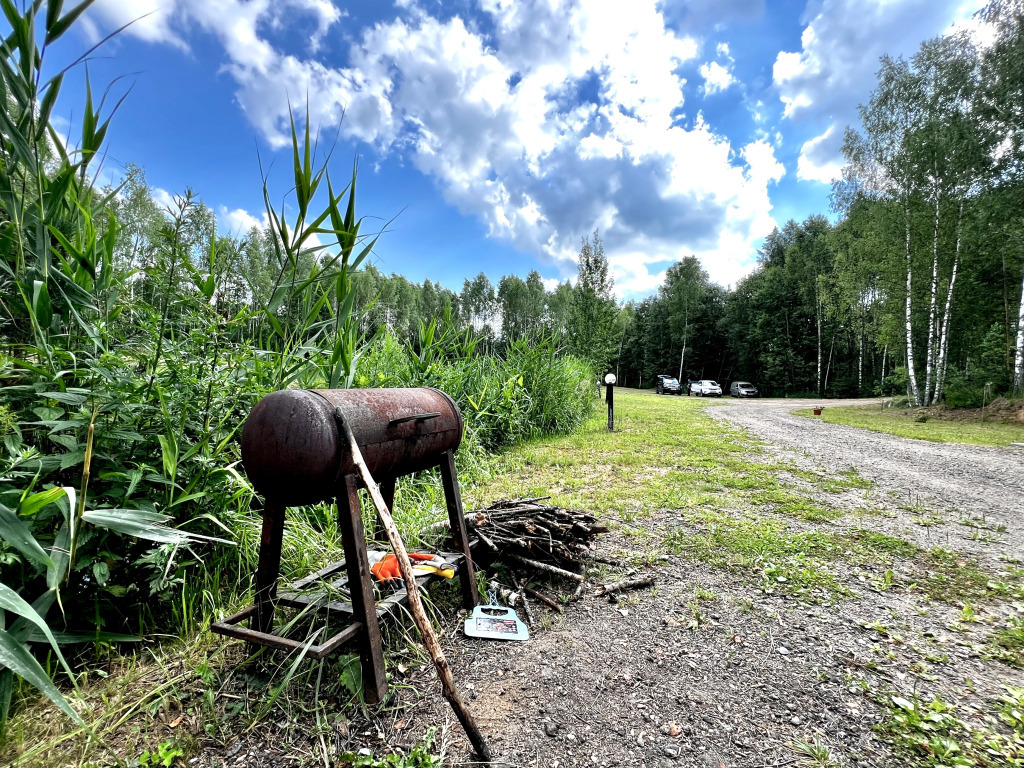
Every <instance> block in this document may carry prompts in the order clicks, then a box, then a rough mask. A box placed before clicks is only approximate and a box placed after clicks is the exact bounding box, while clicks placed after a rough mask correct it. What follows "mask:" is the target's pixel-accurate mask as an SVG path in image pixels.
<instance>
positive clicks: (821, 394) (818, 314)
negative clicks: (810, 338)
mask: <svg viewBox="0 0 1024 768" xmlns="http://www.w3.org/2000/svg"><path fill="white" fill-rule="evenodd" d="M814 293H815V305H816V309H817V311H816V312H815V320H816V321H817V324H818V396H819V397H824V396H825V393H824V392H823V391H822V388H821V298H820V297H819V296H818V295H817V294H818V288H817V286H815V289H814Z"/></svg>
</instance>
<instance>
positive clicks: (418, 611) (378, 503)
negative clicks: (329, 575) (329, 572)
mask: <svg viewBox="0 0 1024 768" xmlns="http://www.w3.org/2000/svg"><path fill="white" fill-rule="evenodd" d="M335 417H336V419H337V421H338V424H339V426H340V427H341V430H342V432H344V433H345V439H346V440H347V441H348V447H349V450H350V451H351V452H352V462H353V463H354V464H355V466H356V470H357V471H358V472H359V477H360V478H362V481H363V484H364V485H365V486H366V490H367V491H368V492H369V494H370V498H371V499H372V500H373V505H374V506H375V507H376V508H377V514H378V515H379V516H380V522H381V524H382V525H383V526H384V531H385V533H387V535H388V541H390V542H391V549H392V550H394V553H395V557H396V558H397V559H398V569H399V570H400V571H401V572H402V580H403V581H405V589H406V591H407V592H408V593H409V612H410V613H411V614H412V618H413V621H415V622H416V628H417V629H419V631H420V636H421V637H422V638H423V644H424V645H425V646H426V647H427V652H428V653H429V654H430V658H431V659H433V661H434V666H435V667H436V668H437V676H438V677H439V678H440V679H441V691H442V693H443V694H444V697H445V698H446V699H447V700H448V703H449V704H451V707H452V709H453V710H455V716H456V717H457V718H459V722H460V723H462V727H463V729H464V730H465V731H466V735H467V736H469V740H470V741H471V742H472V743H473V748H474V749H475V750H476V753H477V755H478V756H479V757H480V759H481V760H483V761H484V762H487V763H489V762H491V750H490V749H489V748H488V747H487V742H486V741H485V740H484V737H483V734H482V733H480V728H479V727H478V726H477V724H476V721H475V720H474V719H473V715H471V714H470V712H469V710H468V709H466V705H465V703H464V702H463V701H462V697H461V696H459V692H458V690H457V689H456V688H455V680H454V679H453V678H452V670H451V667H450V666H448V660H447V659H446V658H445V656H444V651H442V650H441V644H440V643H438V641H437V635H435V634H434V628H433V627H432V626H431V624H430V619H428V618H427V614H426V612H425V611H424V610H423V603H422V602H421V601H420V593H419V590H418V589H417V588H416V577H415V576H414V575H413V572H412V563H410V562H409V553H408V552H407V551H406V549H405V543H404V542H403V541H402V537H401V535H400V534H399V533H398V527H397V526H396V525H395V521H394V519H393V518H392V517H391V513H390V512H389V511H388V506H387V504H385V503H384V497H383V496H381V494H380V490H379V489H378V488H377V483H376V482H374V479H373V475H371V474H370V470H369V468H368V467H367V466H366V462H365V461H364V460H363V454H362V452H361V451H360V450H359V444H358V443H357V442H356V438H355V435H353V434H352V428H351V427H349V425H348V421H347V420H346V419H345V414H344V412H342V410H341V409H340V408H338V409H337V410H336V411H335Z"/></svg>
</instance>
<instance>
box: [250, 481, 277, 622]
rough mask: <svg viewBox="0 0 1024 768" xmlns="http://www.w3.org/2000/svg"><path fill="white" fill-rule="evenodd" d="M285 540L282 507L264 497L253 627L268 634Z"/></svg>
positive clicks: (272, 617)
mask: <svg viewBox="0 0 1024 768" xmlns="http://www.w3.org/2000/svg"><path fill="white" fill-rule="evenodd" d="M283 539H284V506H283V505H281V504H277V503H275V502H273V501H271V500H270V499H267V502H266V504H265V505H264V507H263V533H262V534H261V535H260V559H259V564H258V565H257V566H256V615H255V616H254V617H253V618H254V621H255V623H256V628H257V629H258V630H259V631H260V632H264V633H267V634H269V633H270V632H271V630H272V629H273V628H274V598H275V597H276V596H277V574H278V572H279V571H280V570H281V542H282V540H283Z"/></svg>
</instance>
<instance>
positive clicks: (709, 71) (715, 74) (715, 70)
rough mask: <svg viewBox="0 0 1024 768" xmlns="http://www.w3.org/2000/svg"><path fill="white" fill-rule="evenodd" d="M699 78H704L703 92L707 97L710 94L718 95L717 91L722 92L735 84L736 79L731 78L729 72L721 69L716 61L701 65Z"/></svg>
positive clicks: (724, 68)
mask: <svg viewBox="0 0 1024 768" xmlns="http://www.w3.org/2000/svg"><path fill="white" fill-rule="evenodd" d="M700 76H701V77H703V78H704V90H705V92H706V93H708V94H709V95H710V94H712V93H718V92H719V91H724V90H725V89H726V88H728V87H729V86H730V85H732V84H733V83H735V82H736V78H735V77H733V75H732V72H730V71H729V70H728V69H727V68H726V67H723V66H722V65H721V64H719V63H718V62H717V61H712V62H709V63H707V64H701V66H700Z"/></svg>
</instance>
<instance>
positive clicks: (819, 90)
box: [773, 0, 984, 181]
mask: <svg viewBox="0 0 1024 768" xmlns="http://www.w3.org/2000/svg"><path fill="white" fill-rule="evenodd" d="M983 4H984V0H886V2H878V0H821V2H817V3H814V4H813V5H812V6H811V7H812V8H813V9H814V10H813V11H810V12H809V14H810V13H813V14H814V15H813V16H810V17H809V20H808V22H807V26H806V27H805V28H804V30H803V33H802V35H801V40H800V42H801V50H800V51H798V52H791V51H783V52H780V53H779V54H778V56H777V57H776V59H775V66H774V69H773V78H774V82H775V85H776V87H777V88H778V91H779V98H780V99H781V100H782V103H783V105H784V114H785V117H787V118H789V119H791V120H793V121H795V122H799V123H802V124H805V125H810V126H811V127H812V129H816V130H817V131H820V133H819V135H818V136H817V138H815V139H812V140H811V141H808V142H807V143H805V144H804V145H803V149H802V151H801V154H800V159H799V162H798V174H799V177H800V178H801V179H813V180H816V181H826V180H831V178H832V175H833V174H834V173H835V168H836V167H840V166H841V164H842V157H841V154H840V152H839V148H840V146H841V137H842V133H843V130H844V129H845V127H846V126H847V125H856V124H857V123H858V115H857V105H858V104H862V103H865V102H866V101H867V99H868V96H869V95H870V93H871V90H872V89H873V88H874V85H875V73H876V72H877V70H878V67H879V58H880V57H881V56H882V55H883V54H888V55H890V56H911V55H913V54H914V53H915V52H916V50H917V48H918V46H919V45H920V43H921V42H922V41H924V40H926V39H928V38H930V37H934V36H936V35H940V34H943V33H945V32H947V31H948V30H949V28H950V25H952V24H962V23H963V22H964V21H965V20H966V19H968V18H969V17H970V16H971V14H973V13H974V12H975V11H977V10H978V9H979V8H980V7H981V6H982V5H983Z"/></svg>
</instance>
